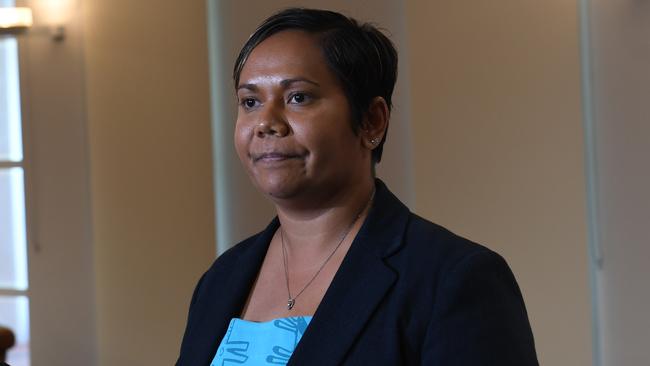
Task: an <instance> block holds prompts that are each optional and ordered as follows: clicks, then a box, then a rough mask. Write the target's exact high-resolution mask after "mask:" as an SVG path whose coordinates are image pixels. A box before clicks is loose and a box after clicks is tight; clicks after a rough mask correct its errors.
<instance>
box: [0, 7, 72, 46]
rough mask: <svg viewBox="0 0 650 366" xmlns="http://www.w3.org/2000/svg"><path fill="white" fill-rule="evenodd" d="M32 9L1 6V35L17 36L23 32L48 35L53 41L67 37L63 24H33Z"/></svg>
mask: <svg viewBox="0 0 650 366" xmlns="http://www.w3.org/2000/svg"><path fill="white" fill-rule="evenodd" d="M33 24H34V19H33V15H32V9H31V8H26V7H8V8H3V7H0V37H2V36H16V35H19V34H23V33H28V34H32V35H46V36H49V37H50V38H51V39H52V40H53V41H57V42H60V41H63V40H64V39H65V27H64V26H63V25H52V26H33Z"/></svg>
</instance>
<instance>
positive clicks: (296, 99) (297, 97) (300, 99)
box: [287, 92, 311, 104]
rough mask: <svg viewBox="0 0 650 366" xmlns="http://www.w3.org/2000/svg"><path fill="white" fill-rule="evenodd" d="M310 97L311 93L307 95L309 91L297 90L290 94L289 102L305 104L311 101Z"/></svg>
mask: <svg viewBox="0 0 650 366" xmlns="http://www.w3.org/2000/svg"><path fill="white" fill-rule="evenodd" d="M310 99H311V98H310V96H309V95H307V93H303V92H297V93H293V94H291V95H290V96H289V100H288V101H287V103H289V104H305V103H307V102H309V100H310Z"/></svg>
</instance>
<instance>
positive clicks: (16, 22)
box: [0, 7, 34, 35]
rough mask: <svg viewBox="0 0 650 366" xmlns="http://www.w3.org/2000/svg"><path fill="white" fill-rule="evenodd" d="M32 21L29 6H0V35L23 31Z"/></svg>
mask: <svg viewBox="0 0 650 366" xmlns="http://www.w3.org/2000/svg"><path fill="white" fill-rule="evenodd" d="M33 23H34V20H33V17H32V9H30V8H15V7H9V8H1V7H0V35H4V34H17V33H21V32H24V31H26V30H27V29H28V28H29V27H31V26H32V24H33Z"/></svg>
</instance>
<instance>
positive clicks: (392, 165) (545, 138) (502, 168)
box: [41, 0, 591, 366]
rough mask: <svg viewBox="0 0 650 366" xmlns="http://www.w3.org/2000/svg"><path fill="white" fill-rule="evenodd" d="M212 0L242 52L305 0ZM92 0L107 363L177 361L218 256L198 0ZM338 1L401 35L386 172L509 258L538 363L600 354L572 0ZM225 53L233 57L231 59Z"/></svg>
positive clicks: (435, 213) (97, 236)
mask: <svg viewBox="0 0 650 366" xmlns="http://www.w3.org/2000/svg"><path fill="white" fill-rule="evenodd" d="M219 3H220V4H221V5H224V4H225V5H227V7H226V9H227V10H228V11H229V13H226V14H227V17H225V18H222V19H224V20H227V19H229V20H231V21H232V20H233V19H238V21H237V22H232V23H226V24H224V25H222V26H223V27H232V28H224V29H230V30H231V31H233V30H234V29H237V33H228V36H227V37H226V39H225V40H221V41H222V42H226V43H227V45H228V47H231V48H232V49H235V48H237V47H238V45H239V44H240V43H241V41H242V40H243V39H244V38H245V37H246V36H247V34H248V33H249V32H250V30H251V29H252V27H253V26H254V24H256V23H257V22H258V21H259V20H261V19H262V17H263V16H265V15H267V14H268V12H269V11H271V10H272V9H276V8H277V7H278V6H280V5H287V4H291V3H296V2H291V1H285V2H279V3H274V4H273V5H270V4H269V3H268V2H267V1H262V0H259V1H258V4H255V3H253V4H251V3H250V2H247V3H242V2H239V3H237V2H233V3H230V2H219ZM82 4H83V6H84V14H83V15H84V19H85V21H84V29H83V42H82V46H83V47H80V48H83V49H84V56H85V71H84V70H80V71H79V72H82V73H83V72H85V87H86V100H87V118H88V128H89V141H90V161H89V163H88V164H89V165H90V170H91V177H90V178H91V182H92V184H91V190H90V196H91V202H92V211H91V212H92V214H91V216H92V226H93V250H94V258H95V263H94V265H95V267H94V270H93V271H94V273H95V277H96V279H95V285H96V286H95V288H96V304H97V305H96V307H97V308H96V319H97V320H96V323H97V326H96V328H97V335H98V345H97V349H98V359H99V364H100V365H112V364H129V365H130V364H133V365H140V364H142V365H149V364H170V363H172V362H173V360H174V359H175V357H176V354H177V351H178V346H179V342H180V337H181V335H182V331H183V326H184V322H185V315H186V311H187V305H188V302H189V297H190V295H191V290H192V288H193V286H194V284H195V282H196V280H197V279H198V276H199V275H200V274H201V273H202V272H203V271H204V270H205V268H207V266H208V265H209V264H210V262H211V261H212V260H213V258H214V255H215V226H214V221H215V216H214V213H213V205H214V202H215V201H214V198H213V193H212V192H213V183H212V182H213V176H212V169H213V161H212V159H211V156H212V150H211V145H212V143H211V141H210V138H211V137H210V134H211V131H210V97H209V72H208V69H209V67H208V49H207V44H208V39H207V37H206V16H207V14H206V9H205V2H203V1H193V2H171V1H159V0H157V1H154V0H139V1H135V2H134V1H130V2H129V1H125V0H111V1H108V0H93V1H82ZM214 4H215V3H214V2H213V5H214ZM301 4H303V5H310V6H319V4H320V2H318V1H313V2H308V3H305V2H301ZM378 4H379V5H378ZM221 5H220V6H221ZM255 5H259V6H261V8H259V9H258V8H257V7H256V6H255ZM328 6H330V7H334V8H336V9H341V10H345V11H346V12H349V13H350V14H352V15H354V16H357V17H359V18H361V19H372V20H374V21H377V22H378V23H380V24H382V25H384V26H386V27H387V28H388V29H390V30H391V31H392V32H393V34H394V37H393V39H394V40H395V41H396V42H397V43H398V47H399V48H400V56H401V60H402V65H401V69H400V73H401V74H400V75H401V78H400V81H399V83H400V85H399V87H398V90H397V93H398V95H397V96H396V101H395V104H396V113H395V115H394V118H393V121H392V125H391V132H390V136H389V137H390V138H389V144H388V146H387V152H386V154H387V160H386V161H385V162H384V163H382V167H381V168H380V170H379V175H380V176H381V177H384V178H386V179H387V180H388V183H389V185H390V186H391V187H393V188H395V189H396V191H397V192H398V194H399V195H400V197H402V198H403V199H405V200H406V201H410V202H415V205H413V206H412V208H413V209H414V210H415V211H417V212H418V213H420V214H422V215H424V216H425V217H427V218H429V219H431V220H433V221H436V222H438V223H440V224H443V225H445V226H447V227H449V228H450V229H452V230H455V231H457V232H458V233H460V234H463V235H465V236H468V237H469V238H471V239H474V240H476V241H479V242H482V243H485V244H486V245H488V246H489V247H491V248H493V249H495V250H497V251H499V252H500V253H502V254H503V255H504V256H505V257H506V258H507V260H508V261H509V263H510V264H511V266H512V268H513V270H514V271H515V274H516V275H517V277H518V279H519V282H520V285H521V287H522V289H523V292H524V296H525V299H526V301H527V304H528V309H529V315H530V317H531V321H532V325H533V328H534V332H535V335H536V339H537V345H538V351H539V354H540V361H541V363H542V364H544V365H572V366H573V365H588V364H590V359H591V356H590V324H589V316H590V314H589V294H588V285H587V283H588V281H587V256H586V237H585V231H586V229H585V215H584V208H585V203H584V179H583V163H582V149H583V147H582V145H583V144H582V131H581V126H580V123H581V122H580V118H581V116H580V91H579V79H578V78H579V55H578V34H577V30H578V25H577V18H578V17H577V14H576V4H575V3H574V2H567V1H564V0H552V1H545V2H521V1H515V0H506V1H504V2H500V3H499V6H495V5H494V3H493V2H489V1H485V0H484V1H478V2H476V1H473V2H470V1H460V0H457V1H454V2H451V1H415V0H408V1H406V2H404V3H402V2H393V1H388V0H386V1H385V2H379V3H378V2H365V1H358V2H354V3H351V2H345V1H341V2H340V3H336V4H331V3H328ZM251 9H257V10H258V11H259V13H255V14H253V15H251V14H250V11H251ZM404 11H406V15H404V14H403V12H404ZM242 14H248V16H249V17H244V16H243V15H242ZM405 19H406V20H408V22H406V21H405ZM233 32H234V31H233ZM80 42H81V41H80ZM41 47H44V48H45V47H50V46H49V44H48V45H44V46H41ZM407 47H408V48H407ZM213 51H215V52H217V51H218V50H213ZM53 52H56V51H53ZM230 52H232V50H231V51H230ZM50 55H51V54H50ZM212 56H213V57H214V54H213V55H212ZM220 57H222V58H223V59H224V60H225V61H223V67H224V70H225V69H229V68H230V60H232V58H234V55H233V54H232V53H230V54H224V55H221V56H220ZM228 76H229V75H227V76H226V78H225V79H222V80H227V77H228ZM213 80H214V79H213ZM224 83H225V81H224ZM226 87H229V85H226ZM218 88H220V86H219V85H217V86H216V87H215V90H216V89H218ZM223 98H224V99H223V100H225V101H226V102H224V103H228V101H227V98H228V97H227V96H225V95H224V97H223ZM213 102H214V101H213ZM79 103H80V104H83V101H81V100H80V101H79ZM224 105H225V104H224ZM214 106H215V104H213V107H214ZM224 113H225V114H224V115H225V116H227V115H228V113H232V112H224ZM230 122H231V120H230V119H228V118H223V117H222V118H221V119H219V120H217V121H216V122H213V123H215V125H218V124H219V123H222V124H227V123H230ZM411 130H412V132H411ZM219 139H223V141H224V143H225V142H227V141H229V140H230V135H229V133H227V134H224V135H223V136H222V137H219ZM215 141H221V140H218V139H217V140H215ZM215 148H216V151H217V154H220V153H219V152H221V153H224V151H225V152H226V153H227V151H228V150H227V149H228V148H227V147H226V146H225V145H222V146H215ZM230 153H231V152H230ZM411 156H413V158H412V159H411ZM411 160H412V164H413V165H412V166H411V165H410V164H404V162H409V161H411ZM230 164H232V165H230V167H236V165H235V164H236V162H231V163H230ZM217 165H218V164H217ZM226 167H229V166H228V165H227V166H226ZM218 169H219V168H218ZM228 169H229V168H228ZM228 169H225V170H223V171H224V172H226V173H228V174H230V173H232V171H230V170H228ZM229 177H230V175H229ZM222 178H223V175H222ZM237 179H240V178H237ZM242 182H246V181H242ZM240 183H241V182H239V183H238V182H237V181H236V182H235V183H234V185H235V186H236V185H237V184H240ZM230 184H233V183H232V182H231V183H230ZM241 184H243V183H241ZM231 186H232V185H231ZM260 197H261V196H260ZM260 197H258V196H254V199H253V203H254V202H255V201H257V202H258V204H259V198H260ZM222 199H223V197H222V196H219V197H218V200H217V201H216V202H217V204H219V202H220V201H221V200H222ZM226 207H227V206H226ZM226 212H228V211H226ZM242 217H243V216H242ZM259 220H260V222H266V220H267V217H266V216H265V217H263V218H260V219H259ZM224 222H226V223H227V221H222V223H224ZM259 228H260V226H259V225H257V224H255V225H250V226H245V227H244V226H242V227H237V229H236V230H238V231H237V232H233V233H232V235H231V238H233V239H235V238H237V237H239V236H242V235H245V234H246V233H250V232H252V231H255V230H258V229H259Z"/></svg>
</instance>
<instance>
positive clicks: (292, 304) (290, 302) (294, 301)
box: [287, 299, 296, 310]
mask: <svg viewBox="0 0 650 366" xmlns="http://www.w3.org/2000/svg"><path fill="white" fill-rule="evenodd" d="M294 305H296V299H289V301H287V310H291V309H293V306H294Z"/></svg>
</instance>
